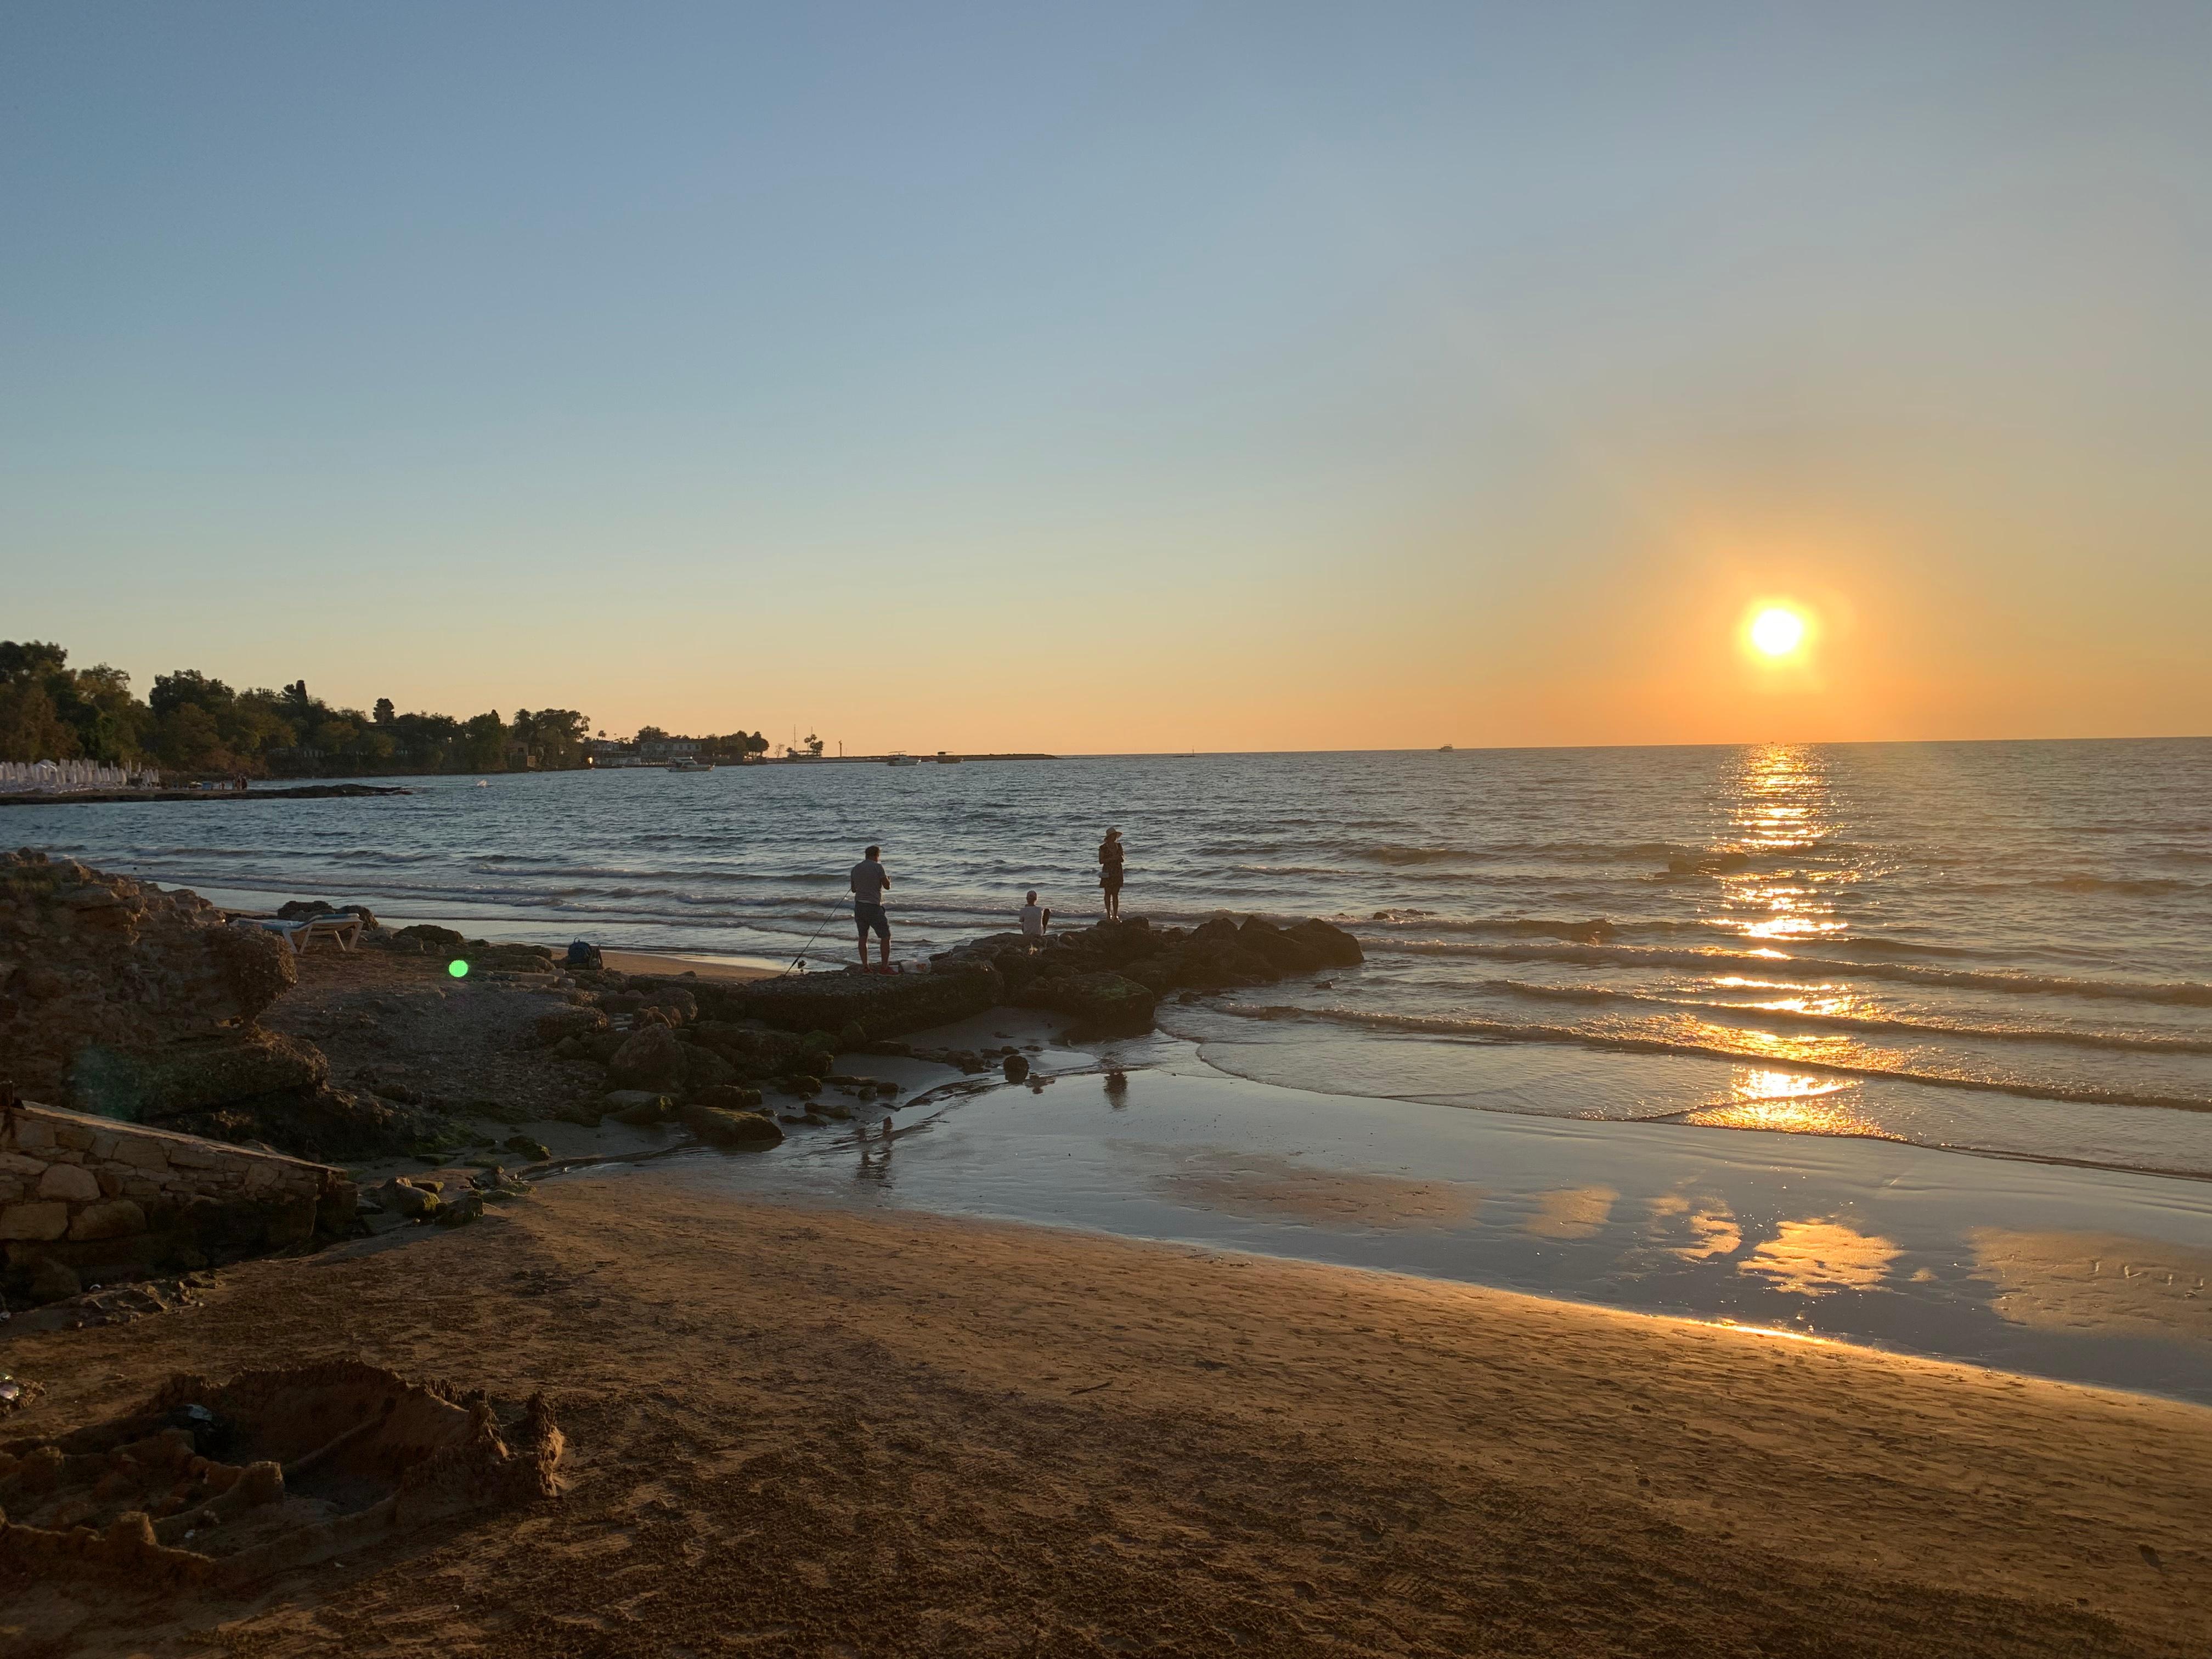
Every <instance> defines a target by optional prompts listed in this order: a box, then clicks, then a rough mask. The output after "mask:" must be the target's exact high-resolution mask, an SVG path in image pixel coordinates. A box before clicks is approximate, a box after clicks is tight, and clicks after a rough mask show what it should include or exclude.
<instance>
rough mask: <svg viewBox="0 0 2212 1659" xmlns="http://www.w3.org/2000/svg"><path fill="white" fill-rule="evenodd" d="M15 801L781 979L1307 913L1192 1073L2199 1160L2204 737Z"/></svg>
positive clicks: (420, 913)
mask: <svg viewBox="0 0 2212 1659" xmlns="http://www.w3.org/2000/svg"><path fill="white" fill-rule="evenodd" d="M391 781H392V780H386V782H391ZM397 782H400V783H402V784H404V787H406V788H407V789H408V790H409V791H410V793H407V794H404V795H393V796H386V797H378V798H372V799H324V800H269V801H257V800H252V799H247V800H243V801H236V800H210V801H207V802H204V803H189V804H173V803H162V804H148V805H54V806H35V807H24V806H17V807H12V808H9V809H7V815H6V816H5V817H0V825H4V826H5V829H4V831H0V833H5V834H6V835H8V836H9V839H10V841H11V842H13V843H14V844H17V845H30V846H35V847H40V848H44V849H45V850H46V851H48V852H50V853H52V854H56V855H65V856H68V857H71V858H76V859H79V860H83V861H85V862H87V863H89V864H93V865H95V866H100V867H102V868H106V869H110V870H116V871H121V872H128V873H131V874H133V875H137V876H141V877H144V878H150V879H153V880H155V881H158V882H161V883H163V884H173V885H180V886H185V887H190V888H192V889H194V890H197V891H199V892H201V893H203V894H204V895H205V896H208V897H210V898H211V899H214V900H215V901H216V902H223V903H229V904H234V905H240V906H250V907H255V908H262V907H272V906H274V905H275V904H276V903H277V902H282V901H283V900H285V899H288V898H298V897H319V898H326V899H330V900H332V901H334V902H342V903H343V902H365V903H367V904H368V905H370V906H371V907H373V908H374V909H375V910H376V912H377V913H378V915H380V917H382V918H385V919H386V920H388V921H394V922H404V921H415V920H422V921H439V922H441V923H445V924H447V925H452V926H456V927H461V928H463V929H464V930H465V931H466V932H468V933H471V934H482V935H485V936H489V937H496V938H509V939H527V940H532V941H537V942H543V943H547V944H565V943H567V942H568V940H570V939H586V940H588V941H590V942H592V943H594V944H598V945H603V946H615V947H626V948H631V949H639V950H655V951H675V952H681V953H690V954H696V955H701V956H706V957H730V958H738V959H744V960H751V961H757V962H762V963H772V964H775V965H776V966H778V967H780V968H794V967H796V968H797V969H799V970H802V971H821V970H823V969H831V968H835V967H836V966H838V965H840V964H841V963H842V962H843V961H844V960H845V959H846V957H847V954H848V952H849V951H850V950H851V948H852V940H851V937H850V933H851V924H850V919H849V915H848V911H847V909H846V901H845V900H844V898H843V895H844V893H845V891H846V879H847V872H848V869H849V867H850V866H851V864H852V863H853V862H854V860H856V859H858V858H859V857H860V852H861V849H862V848H864V847H865V846H866V845H867V844H869V843H871V842H874V843H879V844H880V845H881V846H882V847H883V848H884V862H885V864H886V865H887V866H888V867H889V869H890V872H891V873H892V877H893V881H894V885H893V888H892V890H891V893H890V901H891V903H890V913H891V915H892V919H893V923H894V927H895V930H896V949H897V951H898V953H899V954H900V955H902V956H923V955H927V953H929V952H931V951H941V950H943V949H945V948H946V947H947V946H949V945H953V944H955V943H957V942H958V941H959V940H961V939H967V938H970V937H973V936H975V935H976V934H979V933H987V932H996V931H1003V930H1006V929H1007V928H1010V927H1012V926H1013V916H1014V912H1015V911H1016V909H1017V908H1018V907H1019V906H1020V905H1021V903H1022V902H1023V898H1024V894H1025V893H1026V892H1027V891H1028V890H1030V889H1031V888H1034V889H1036V890H1037V891H1038V893H1039V895H1040V896H1041V898H1042V902H1044V903H1046V904H1048V905H1049V906H1050V907H1052V908H1053V909H1054V914H1055V917H1056V918H1057V919H1058V921H1059V922H1060V924H1061V925H1079V924H1080V923H1082V922H1084V921H1087V920H1089V919H1091V917H1093V916H1095V915H1096V914H1097V910H1098V891H1097V867H1096V862H1095V849H1096V848H1097V842H1098V841H1099V839H1100V837H1101V836H1102V835H1103V832H1104V831H1105V829H1107V828H1108V827H1109V825H1110V826H1112V827H1115V828H1118V829H1120V830H1121V833H1122V836H1123V840H1124V842H1125V843H1126V845H1127V849H1128V851H1127V872H1128V875H1127V890H1126V892H1125V896H1124V900H1123V904H1124V909H1125V912H1126V913H1127V914H1128V915H1142V916H1145V917H1146V918H1148V919H1149V920H1150V921H1152V922H1153V923H1154V924H1155V925H1176V926H1184V925H1188V924H1192V923H1195V922H1199V921H1204V920H1206V918H1208V917H1210V916H1214V915H1223V914H1229V915H1239V916H1242V915H1263V916H1268V917H1273V918H1278V919H1288V918H1297V917H1304V916H1322V917H1325V918H1327V919H1328V920H1329V921H1334V922H1335V923H1337V924H1339V925H1340V926H1342V927H1346V928H1348V929H1350V930H1351V931H1352V933H1356V934H1357V935H1358V938H1359V939H1360V941H1361V943H1362V945H1364V948H1365V950H1366V952H1367V961H1366V963H1365V965H1364V967H1361V968H1358V969H1349V970H1344V971H1340V972H1336V973H1334V974H1331V975H1325V976H1323V977H1321V978H1318V979H1313V980H1305V981H1289V982H1285V983H1282V984H1278V985H1273V986H1267V987H1260V988H1256V989H1253V990H1249V991H1244V992H1240V993H1235V994H1229V995H1226V996H1223V997H1218V998H1208V999H1206V1000H1200V1001H1196V1002H1192V1003H1188V1004H1185V1003H1175V1002H1171V1003H1170V1004H1168V1005H1166V1006H1165V1007H1164V1013H1163V1024H1164V1028H1165V1029H1166V1030H1168V1031H1169V1032H1170V1033H1171V1034H1172V1035H1174V1036H1177V1037H1180V1038H1183V1039H1186V1040H1187V1041H1188V1042H1190V1043H1192V1044H1194V1045H1195V1050H1196V1052H1197V1054H1199V1055H1200V1057H1201V1058H1202V1060H1203V1061H1204V1063H1205V1064H1206V1066H1211V1067H1212V1068H1214V1069H1216V1070H1218V1072H1220V1073H1225V1074H1228V1075H1231V1076H1235V1077H1241V1078H1245V1079H1252V1080H1255V1081H1259V1082H1264V1083H1271V1084H1279V1085H1290V1086H1295V1087H1297V1088H1299V1089H1302V1090H1305V1091H1317V1092H1319V1093H1322V1094H1328V1095H1336V1096H1341V1097H1370V1098H1390V1099H1395V1100H1399V1101H1404V1102H1412V1103H1423V1104H1426V1105H1430V1106H1433V1107H1436V1108H1438V1109H1463V1110H1474V1111H1486V1112H1503V1113H1512V1114H1522V1115H1538V1116H1549V1117H1561V1118H1572V1119H1585V1120H1607V1119H1612V1120H1637V1121H1645V1122H1649V1123H1653V1124H1665V1125H1673V1126H1678V1127H1680V1128H1681V1129H1683V1130H1684V1131H1685V1132H1686V1133H1687V1132H1693V1131H1711V1130H1716V1129H1730V1128H1741V1129H1759V1130H1768V1131H1782V1132H1786V1133H1802V1134H1813V1135H1842V1136H1858V1137H1870V1138H1875V1139H1888V1140H1896V1141H1905V1142H1911V1143H1917V1144H1918V1145H1922V1146H1930V1147H1942V1148H1949V1149H1954V1150H1959V1151H1966V1152H1978V1153H1985V1154H1990V1155H1996V1156H2002V1157H2012V1158H2033V1159H2041V1160H2048V1161H2052V1162H2058V1163H2074V1164H2089V1165H2100V1166H2107V1167H2112V1168H2116V1169H2124V1170H2143V1171H2155V1172H2160V1173H2166V1174H2178V1175H2189V1176H2212V740H2206V739H2174V740H2164V739H2161V740H2149V741H2112V742H2088V741H2084V742H2023V743H1955V744H1939V743H1927V744H1815V745H1754V746H1747V747H1705V748H1640V749H1510V750H1412V751H1408V750H1388V751H1379V752H1366V753H1327V754H1250V755H1238V754H1206V755H1186V756H1098V757H1069V758H1062V759H1048V760H1018V761H1017V760H1008V761H969V762H966V763H960V764H938V763H928V762H925V763H921V764H918V765H915V766H908V767H892V766H886V765H883V764H874V763H838V762H834V761H824V762H821V763H799V764H771V765H760V766H749V767H742V768H733V767H724V768H720V769H717V770H714V771H713V772H700V773H671V772H666V771H662V770H648V769H624V770H611V771H605V772H576V773H560V774H551V775H510V774H494V775H488V776H486V777H485V778H483V779H482V780H481V781H479V780H478V779H476V778H473V777H438V778H418V779H406V780H397Z"/></svg>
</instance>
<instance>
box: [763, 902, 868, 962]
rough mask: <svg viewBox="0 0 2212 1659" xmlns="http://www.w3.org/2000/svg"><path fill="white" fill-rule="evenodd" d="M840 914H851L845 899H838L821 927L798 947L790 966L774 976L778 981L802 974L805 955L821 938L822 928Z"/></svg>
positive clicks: (823, 919)
mask: <svg viewBox="0 0 2212 1659" xmlns="http://www.w3.org/2000/svg"><path fill="white" fill-rule="evenodd" d="M841 913H842V914H844V915H850V914H851V908H850V905H849V902H848V901H847V900H845V899H839V900H838V901H837V902H836V905H835V906H834V907H832V908H831V909H830V912H829V915H826V916H824V917H823V918H822V927H817V928H816V929H815V930H814V931H813V933H811V934H809V935H808V936H807V940H806V943H805V944H804V945H800V946H799V954H798V955H797V956H795V957H792V959H791V966H790V967H788V968H787V969H784V970H783V971H782V972H781V973H780V974H778V975H776V977H777V978H778V979H788V978H790V977H791V975H793V974H795V973H803V972H804V971H805V968H806V953H807V952H808V951H811V950H812V949H813V948H814V941H815V940H816V939H820V938H821V937H822V928H823V927H828V926H829V924H830V923H831V922H832V921H836V919H837V917H838V915H840V914H841Z"/></svg>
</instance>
